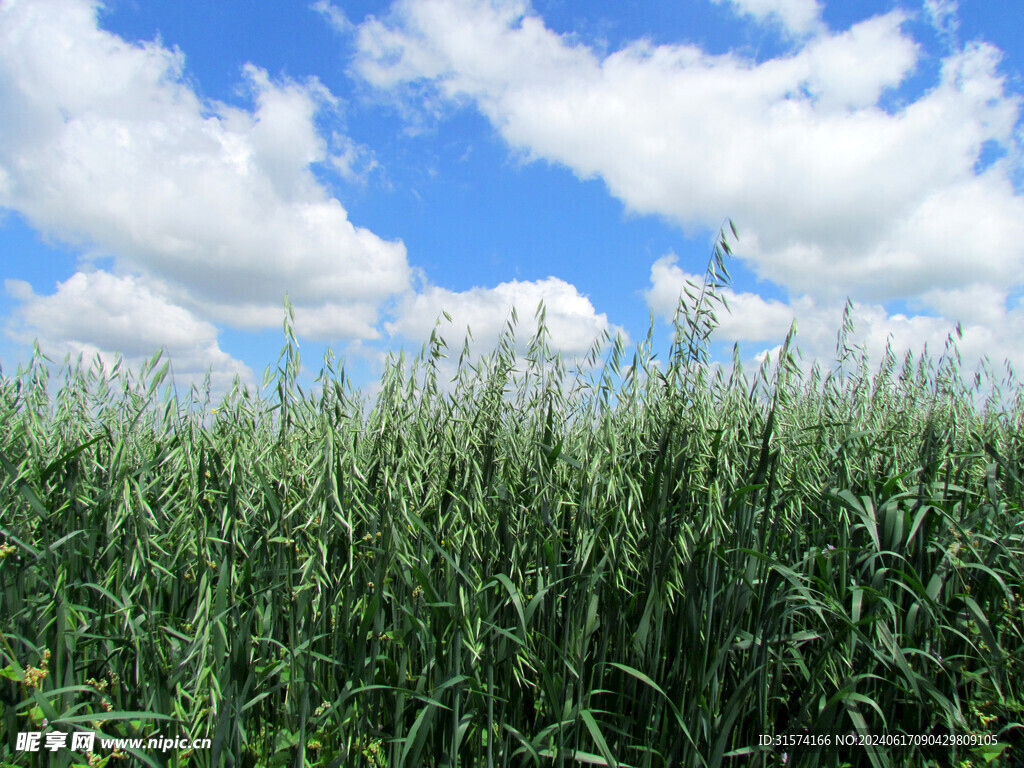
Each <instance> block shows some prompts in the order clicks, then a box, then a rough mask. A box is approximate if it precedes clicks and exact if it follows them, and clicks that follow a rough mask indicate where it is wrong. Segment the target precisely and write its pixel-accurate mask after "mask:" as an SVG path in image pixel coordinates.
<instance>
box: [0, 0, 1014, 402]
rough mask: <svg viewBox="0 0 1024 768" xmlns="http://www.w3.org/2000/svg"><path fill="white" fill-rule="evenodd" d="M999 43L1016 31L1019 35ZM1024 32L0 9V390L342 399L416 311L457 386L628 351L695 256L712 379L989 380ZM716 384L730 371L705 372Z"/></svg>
mask: <svg viewBox="0 0 1024 768" xmlns="http://www.w3.org/2000/svg"><path fill="white" fill-rule="evenodd" d="M1018 10H1019V9H1018ZM1021 40H1024V21H1022V14H1020V13H1019V12H1015V11H1014V9H1013V4H1008V3H997V2H984V3H965V4H964V5H963V6H962V7H959V6H958V4H957V3H956V2H954V1H953V0H926V1H925V2H923V3H922V2H910V1H909V0H907V1H905V2H902V3H899V2H875V1H873V0H872V1H865V0H857V1H856V2H853V1H846V2H840V1H839V0H834V1H832V2H815V0H688V1H687V2H684V3H680V2H678V1H674V2H660V1H655V0H643V1H641V0H630V1H628V2H621V1H618V2H594V1H589V2H570V0H536V2H534V3H533V4H530V3H528V2H525V0H396V2H391V3H388V2H370V1H369V0H363V1H360V2H340V1H337V2H330V1H329V0H317V1H316V2H312V3H307V2H290V3H271V2H265V3H257V4H253V3H251V2H248V3H243V2H218V3H192V2H183V1H182V0H177V1H176V2H163V1H160V2H143V1H142V0H134V1H129V0H109V2H107V3H105V4H102V5H100V4H99V3H95V2H88V1H87V0H0V105H3V106H2V108H0V258H2V262H0V264H2V265H3V271H2V275H0V277H2V278H3V281H4V282H3V285H2V288H3V291H2V293H0V316H2V324H0V325H2V328H3V335H2V338H0V363H2V365H3V370H4V372H5V373H7V374H9V373H11V372H13V370H14V368H15V367H16V366H17V365H18V364H19V363H24V362H25V361H26V360H27V359H28V357H29V355H30V352H31V345H32V342H33V340H38V341H39V344H40V345H41V347H42V349H43V350H44V352H46V353H47V354H48V355H49V356H51V357H52V358H53V359H55V360H62V359H63V358H64V356H65V355H66V354H68V353H70V354H72V355H74V356H77V355H78V354H79V353H84V354H85V355H86V357H87V358H91V357H94V356H95V355H100V356H101V358H103V359H104V360H112V359H113V357H114V356H115V355H118V354H120V355H122V356H123V358H124V359H125V360H126V361H127V362H128V363H129V364H130V365H134V366H137V365H139V364H141V362H142V361H143V360H144V359H147V358H148V357H149V356H150V355H151V354H152V352H153V351H155V350H156V349H159V348H164V349H165V350H166V352H167V353H168V354H169V356H170V357H171V358H172V360H173V361H174V365H175V375H176V379H177V380H178V381H179V382H180V383H188V382H191V381H196V380H198V379H201V378H202V376H203V374H204V373H205V372H206V370H208V369H210V368H211V367H212V369H213V381H214V386H215V387H216V388H218V390H220V391H223V390H224V389H225V388H226V387H227V386H228V385H229V384H230V381H231V380H232V379H233V377H234V376H235V375H236V374H237V375H238V376H240V377H241V378H242V380H243V381H244V382H247V383H258V381H259V380H260V379H261V377H262V372H263V369H264V367H265V366H266V365H267V364H270V363H273V362H274V361H275V360H276V354H277V352H278V350H279V349H280V347H281V344H282V343H283V336H282V334H281V321H282V317H283V297H284V294H285V292H287V293H288V294H289V295H290V297H291V300H292V302H293V304H294V305H295V311H296V324H297V330H298V334H299V338H300V341H301V342H302V352H303V360H304V363H305V364H306V365H308V366H309V368H310V369H311V370H312V371H314V372H315V371H316V370H318V369H319V363H320V360H321V358H322V354H323V351H324V350H325V349H326V347H327V346H328V345H329V346H331V347H332V348H333V349H334V351H335V353H336V354H337V355H338V356H340V357H342V358H343V359H344V360H345V363H346V368H347V370H348V371H349V373H350V375H353V376H354V377H355V379H356V381H358V382H360V383H369V382H372V381H373V380H374V379H375V377H376V376H377V375H379V372H380V370H381V365H382V361H383V358H384V356H385V355H386V354H387V352H388V351H392V350H397V349H399V348H403V347H404V348H406V349H408V350H411V351H415V350H418V349H419V348H420V345H421V344H422V343H423V341H424V340H425V339H426V338H427V337H428V336H429V334H430V331H431V330H432V328H433V327H434V323H435V320H436V319H437V317H438V316H439V315H440V313H441V312H442V310H444V311H447V312H448V313H449V315H451V317H452V322H451V323H450V324H449V323H447V322H446V323H445V324H444V326H443V328H442V333H443V334H444V335H445V337H446V338H447V339H448V340H449V342H450V345H451V346H452V347H455V348H456V350H457V348H458V347H459V346H460V345H461V341H462V337H463V335H464V332H465V328H466V327H467V326H468V327H470V328H471V329H472V332H473V336H474V339H475V346H474V349H475V350H476V351H478V352H483V351H486V350H487V348H488V346H489V345H492V344H493V343H494V341H495V339H496V338H497V335H498V333H499V332H500V329H501V328H502V326H503V325H504V323H505V321H506V320H507V318H508V313H509V307H511V306H513V305H515V306H517V308H518V311H519V316H520V318H521V320H523V328H522V335H523V336H528V335H529V331H530V328H529V324H530V322H529V319H530V318H531V317H532V315H533V312H534V309H535V308H536V305H537V303H538V301H540V300H543V301H544V302H545V304H546V306H547V316H548V321H549V325H550V330H551V341H552V343H553V345H554V346H555V347H557V348H558V349H559V350H561V351H562V352H563V354H564V356H565V357H567V358H570V359H571V358H573V357H578V356H580V355H582V354H584V353H585V352H586V351H587V349H588V348H589V346H590V343H591V342H592V340H593V339H594V337H595V336H596V335H598V334H600V333H604V332H608V333H613V334H614V333H622V334H624V335H625V336H627V337H628V339H629V340H630V341H631V342H636V341H638V340H640V339H642V338H643V337H644V336H645V334H646V332H647V328H648V324H649V317H650V315H651V314H652V313H653V315H654V316H655V318H656V323H657V326H656V330H657V333H658V334H660V339H661V341H664V340H665V339H667V337H668V334H669V320H670V319H671V315H672V313H673V310H674V309H675V306H676V303H677V302H678V298H679V294H680V288H681V286H682V285H683V284H684V282H685V281H686V280H687V279H690V280H698V279H700V276H701V275H702V273H703V271H704V268H705V265H706V262H707V258H708V254H709V250H710V246H711V242H712V240H713V237H714V235H715V233H716V232H717V230H718V228H719V227H720V226H721V225H722V224H723V222H724V221H726V219H727V218H729V217H731V218H732V219H733V221H734V222H735V224H736V226H737V228H738V231H739V235H740V238H739V241H738V242H735V243H734V244H733V245H734V249H735V253H736V259H735V260H734V261H733V262H732V264H731V271H732V274H733V278H734V283H733V286H732V288H731V289H730V290H729V292H728V294H727V296H728V299H729V301H730V304H731V306H732V307H733V313H732V315H731V316H729V317H722V318H720V320H721V328H720V329H719V331H718V332H717V334H716V337H715V340H716V348H718V349H722V350H724V349H731V347H732V344H733V343H734V342H735V343H739V345H740V350H741V356H742V357H743V358H744V359H745V360H748V361H750V362H756V361H757V360H758V359H759V358H760V357H761V356H763V355H764V353H765V352H767V351H769V350H772V349H773V348H775V347H776V346H777V345H778V344H779V343H780V342H781V341H782V339H783V338H784V337H785V335H786V332H787V331H788V329H789V327H790V323H791V322H792V320H793V319H794V318H796V320H797V325H798V329H799V335H798V337H797V338H798V343H799V345H800V347H801V350H802V354H803V356H804V360H805V362H809V361H811V360H815V359H818V360H821V361H823V362H825V363H828V362H829V361H830V360H831V359H832V357H833V354H834V350H835V336H836V332H837V330H838V329H839V326H840V322H841V317H842V311H843V307H844V305H845V303H846V300H847V298H849V299H850V300H851V301H852V302H853V306H854V320H855V323H856V327H857V329H858V335H857V339H856V340H857V341H858V342H859V343H862V344H863V345H864V346H865V347H866V349H867V350H868V352H869V353H870V354H871V355H872V356H873V358H874V359H878V358H880V356H881V353H882V351H883V349H884V348H885V345H886V343H887V341H891V344H892V346H893V348H894V349H895V350H896V351H897V353H900V354H902V352H904V351H906V350H914V351H919V350H920V349H921V348H922V347H923V345H925V344H928V346H929V349H932V350H936V351H941V349H942V346H943V343H944V342H945V340H946V338H947V336H948V335H949V333H950V331H951V330H952V329H953V327H954V326H955V325H956V324H957V322H959V323H960V325H961V328H962V330H963V338H962V340H961V341H960V350H961V353H962V356H963V359H964V363H965V366H966V367H968V368H973V366H974V365H975V364H976V363H977V362H978V361H979V360H980V359H981V358H982V356H987V357H988V358H989V359H990V360H991V362H992V363H993V364H994V366H996V367H998V366H1000V365H1001V363H1002V362H1003V361H1004V360H1010V361H1011V362H1013V363H1014V365H1015V366H1016V367H1017V368H1018V369H1019V368H1021V367H1024V344H1022V343H1021V342H1020V341H1019V340H1020V339H1021V338H1024V307H1022V306H1021V303H1020V302H1021V295H1022V290H1021V289H1022V287H1024V197H1022V192H1024V164H1022V158H1024V152H1022V150H1024V130H1022V123H1021V98H1022V93H1024V79H1022V61H1024V51H1022V49H1021V45H1022V43H1021V42H1020V41H1021ZM728 357H729V358H731V354H729V355H728Z"/></svg>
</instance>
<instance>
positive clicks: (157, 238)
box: [0, 0, 410, 338]
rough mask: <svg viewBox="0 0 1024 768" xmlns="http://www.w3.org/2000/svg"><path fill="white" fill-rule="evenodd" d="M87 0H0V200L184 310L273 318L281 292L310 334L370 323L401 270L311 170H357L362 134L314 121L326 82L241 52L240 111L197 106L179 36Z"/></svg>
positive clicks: (225, 317)
mask: <svg viewBox="0 0 1024 768" xmlns="http://www.w3.org/2000/svg"><path fill="white" fill-rule="evenodd" d="M317 5H319V6H322V8H321V10H322V11H323V12H325V13H329V12H330V6H328V5H327V4H323V3H321V4H317ZM98 7H99V6H98V3H96V2H90V1H89V0H31V2H29V1H28V0H10V1H9V2H4V3H3V4H2V5H0V103H2V104H3V105H4V108H3V109H2V110H0V206H2V207H5V208H9V209H13V210H16V211H18V212H20V213H21V214H22V216H23V217H24V218H25V219H26V220H27V221H28V222H29V223H30V224H31V225H32V226H33V227H35V228H36V229H38V230H39V231H41V232H43V233H44V234H46V235H47V236H50V237H53V238H56V239H60V240H62V241H65V242H67V243H71V244H74V245H76V246H79V247H82V248H86V249H88V250H89V251H90V252H91V253H92V254H93V255H94V256H96V257H103V256H112V257H113V258H114V260H115V266H116V268H117V269H116V271H117V272H118V273H127V272H133V273H135V274H137V275H140V276H146V277H147V278H149V282H148V283H147V284H148V285H150V286H151V287H155V286H157V285H160V286H163V287H164V288H165V289H166V291H167V298H168V299H169V300H170V301H172V302H174V303H176V304H178V305H180V306H182V307H183V308H186V309H187V310H189V311H191V312H193V313H195V314H196V315H197V316H201V317H205V318H207V319H212V320H217V321H221V322H223V323H226V324H229V325H237V326H239V327H254V326H267V325H277V324H279V323H280V320H281V316H282V300H283V296H284V294H285V293H286V292H287V293H288V294H289V295H290V297H291V299H292V301H293V302H294V304H295V305H296V307H297V308H298V309H299V310H300V311H301V312H302V314H303V315H304V318H305V322H306V323H307V325H308V326H309V327H310V328H313V329H316V331H317V333H318V334H319V335H321V336H325V337H331V338H359V337H363V338H365V337H372V336H373V335H374V334H375V333H376V331H375V330H374V326H375V324H376V323H377V313H378V310H379V308H380V306H381V305H382V303H383V302H385V301H387V300H389V299H390V297H392V296H394V295H395V294H399V293H401V292H403V291H405V290H407V289H408V287H409V279H410V269H409V265H408V263H407V260H406V251H405V247H404V246H403V244H402V243H401V242H393V241H387V240H384V239H382V238H380V237H378V236H377V235H375V234H374V233H373V232H371V231H369V230H368V229H365V228H363V227H359V226H356V225H354V224H353V223H352V222H350V221H349V219H348V214H347V212H346V211H345V209H344V208H343V207H342V205H341V204H340V203H339V202H338V200H336V199H334V198H332V197H331V196H330V195H329V194H328V192H327V190H326V189H325V188H324V187H323V185H322V184H321V183H320V182H319V181H318V180H317V179H316V177H315V176H314V175H313V172H312V170H311V166H312V165H313V164H316V163H324V164H328V165H330V164H333V165H334V166H335V167H336V168H338V169H339V171H340V172H341V173H342V174H345V175H349V176H350V177H351V176H354V175H355V174H356V173H357V172H358V170H357V169H358V168H359V167H360V161H359V155H360V148H358V147H356V146H355V145H354V144H352V143H351V142H350V141H347V140H345V139H344V137H338V139H337V140H336V141H333V142H329V141H327V140H325V139H324V138H323V137H322V136H321V135H320V133H319V132H318V130H317V127H316V125H315V122H314V118H315V116H316V115H317V114H318V113H319V112H322V111H324V110H333V109H336V108H337V102H336V100H335V98H334V97H333V96H332V94H331V93H330V92H329V91H328V90H327V89H326V88H325V87H324V86H323V85H321V84H320V83H319V82H318V81H317V80H315V79H310V80H307V81H304V82H295V81H291V80H275V79H273V78H271V77H270V76H269V75H268V73H267V72H265V71H264V70H262V69H260V68H259V67H256V66H253V65H247V66H246V67H245V68H244V71H243V72H242V77H243V81H244V83H245V85H246V87H247V88H248V91H249V93H250V95H251V98H252V108H251V109H243V108H237V107H230V106H227V105H224V104H216V103H207V102H205V101H203V100H201V99H200V98H199V97H198V96H197V95H196V94H195V92H194V91H193V90H192V88H191V87H190V85H189V83H188V79H187V77H186V74H185V59H184V55H183V54H182V53H181V52H180V51H178V50H171V49H168V48H167V47H165V46H163V45H161V44H160V43H159V42H150V43H143V44H134V43H129V42H126V41H125V40H122V39H121V38H119V37H117V36H116V35H113V34H111V33H109V32H106V31H104V30H102V29H100V28H99V27H98V25H97V10H98ZM335 15H336V14H335ZM361 166H362V167H365V166H366V162H362V163H361ZM100 309H101V308H98V311H100Z"/></svg>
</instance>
